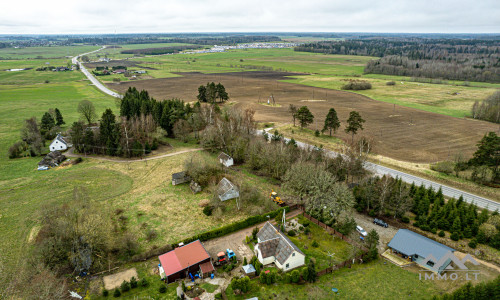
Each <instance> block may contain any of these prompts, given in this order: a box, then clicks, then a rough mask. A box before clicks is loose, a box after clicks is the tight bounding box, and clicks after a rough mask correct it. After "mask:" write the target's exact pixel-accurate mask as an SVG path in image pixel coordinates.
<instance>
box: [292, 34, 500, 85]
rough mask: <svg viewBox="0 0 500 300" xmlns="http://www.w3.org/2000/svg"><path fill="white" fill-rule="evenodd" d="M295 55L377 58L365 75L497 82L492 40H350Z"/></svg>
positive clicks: (498, 63)
mask: <svg viewBox="0 0 500 300" xmlns="http://www.w3.org/2000/svg"><path fill="white" fill-rule="evenodd" d="M295 51H306V52H315V53H327V54H343V55H362V56H375V57H380V59H377V60H372V61H369V62H368V63H367V65H366V67H365V73H375V74H386V75H398V76H413V77H427V78H441V79H449V80H465V81H484V82H500V43H499V42H498V40H494V39H492V40H487V39H467V40H465V39H426V38H391V39H388V38H383V39H354V40H345V41H324V42H316V43H309V44H303V45H300V46H297V47H295Z"/></svg>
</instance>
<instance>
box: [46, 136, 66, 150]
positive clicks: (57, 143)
mask: <svg viewBox="0 0 500 300" xmlns="http://www.w3.org/2000/svg"><path fill="white" fill-rule="evenodd" d="M49 149H50V151H56V150H58V151H64V150H66V149H68V143H67V142H66V141H65V140H64V139H63V137H62V136H61V135H60V134H57V136H56V138H55V139H54V140H53V141H52V143H50V147H49Z"/></svg>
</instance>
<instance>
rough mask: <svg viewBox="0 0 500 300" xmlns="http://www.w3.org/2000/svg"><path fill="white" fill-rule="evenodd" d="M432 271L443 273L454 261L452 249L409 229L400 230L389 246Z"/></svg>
mask: <svg viewBox="0 0 500 300" xmlns="http://www.w3.org/2000/svg"><path fill="white" fill-rule="evenodd" d="M387 246H389V248H391V249H392V251H393V253H396V254H400V255H402V256H403V257H405V258H409V259H411V260H412V261H414V262H416V263H417V264H419V265H420V266H422V267H424V268H426V269H429V270H430V271H433V272H437V273H441V272H442V271H443V270H444V269H446V268H447V267H448V265H449V264H450V263H451V261H452V260H454V255H453V252H455V249H452V248H450V247H448V246H445V245H443V244H441V243H438V242H436V241H434V240H431V239H429V238H426V237H425V236H422V235H420V234H418V233H416V232H413V231H411V230H408V229H399V230H398V232H397V233H396V235H395V236H394V237H393V238H392V240H391V241H390V242H389V244H388V245H387Z"/></svg>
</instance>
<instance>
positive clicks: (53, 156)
mask: <svg viewBox="0 0 500 300" xmlns="http://www.w3.org/2000/svg"><path fill="white" fill-rule="evenodd" d="M65 160H66V156H64V155H63V154H62V153H61V152H59V151H57V150H56V151H52V152H50V153H49V154H47V155H46V156H45V157H44V158H43V159H42V160H41V161H40V162H39V163H38V169H39V170H47V169H48V168H53V167H57V166H59V164H60V163H61V162H63V161H65Z"/></svg>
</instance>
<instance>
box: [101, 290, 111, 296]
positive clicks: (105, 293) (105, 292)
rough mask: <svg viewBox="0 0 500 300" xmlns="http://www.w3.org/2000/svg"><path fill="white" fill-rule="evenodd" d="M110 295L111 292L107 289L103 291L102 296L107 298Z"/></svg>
mask: <svg viewBox="0 0 500 300" xmlns="http://www.w3.org/2000/svg"><path fill="white" fill-rule="evenodd" d="M108 295H109V291H108V290H107V289H104V290H102V296H103V297H107V296H108Z"/></svg>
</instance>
